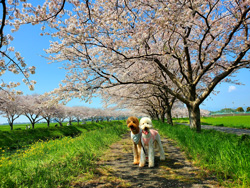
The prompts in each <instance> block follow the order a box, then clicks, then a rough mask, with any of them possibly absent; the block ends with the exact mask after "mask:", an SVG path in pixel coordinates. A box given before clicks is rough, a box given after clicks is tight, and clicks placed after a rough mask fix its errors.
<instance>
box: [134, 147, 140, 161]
mask: <svg viewBox="0 0 250 188" xmlns="http://www.w3.org/2000/svg"><path fill="white" fill-rule="evenodd" d="M133 154H134V164H135V165H137V164H139V162H140V159H139V157H140V156H139V153H138V148H137V145H136V144H135V143H133Z"/></svg>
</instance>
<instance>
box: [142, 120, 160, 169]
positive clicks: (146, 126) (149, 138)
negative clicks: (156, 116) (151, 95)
mask: <svg viewBox="0 0 250 188" xmlns="http://www.w3.org/2000/svg"><path fill="white" fill-rule="evenodd" d="M140 128H141V129H142V139H141V140H142V146H143V148H145V147H147V148H148V167H154V156H155V154H154V145H156V146H157V145H158V146H159V150H160V160H161V161H163V160H165V153H164V150H163V147H162V143H161V138H160V135H159V133H158V132H157V131H156V130H154V129H152V128H153V125H152V121H151V119H150V118H148V117H143V118H142V119H141V120H140ZM145 163H146V154H145V149H142V151H141V159H140V164H139V166H140V167H143V166H144V165H145Z"/></svg>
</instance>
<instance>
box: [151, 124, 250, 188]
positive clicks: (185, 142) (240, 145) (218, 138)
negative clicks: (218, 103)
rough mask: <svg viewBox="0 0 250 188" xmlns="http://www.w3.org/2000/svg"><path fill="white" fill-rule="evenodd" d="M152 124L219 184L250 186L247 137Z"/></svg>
mask: <svg viewBox="0 0 250 188" xmlns="http://www.w3.org/2000/svg"><path fill="white" fill-rule="evenodd" d="M155 125H156V128H158V129H159V130H160V132H161V133H163V134H164V135H166V136H168V137H170V138H172V139H174V140H176V141H177V142H178V144H179V145H180V146H181V148H182V149H183V150H184V151H185V153H186V154H187V156H189V157H190V158H192V160H194V161H195V162H196V163H197V164H198V165H199V166H200V167H201V168H203V169H204V170H206V171H207V170H208V171H209V172H210V173H212V174H214V175H216V176H217V178H218V179H219V180H220V181H221V183H222V184H223V185H226V186H229V187H230V186H232V187H237V186H238V187H249V186H250V150H249V146H250V137H249V136H246V135H243V136H237V135H233V134H226V133H222V132H217V131H214V130H202V132H201V133H197V132H195V131H192V130H191V129H190V128H189V127H187V126H182V125H176V126H169V125H167V124H163V123H160V122H155ZM225 180H227V181H225ZM229 180H230V181H229ZM224 181H225V182H224Z"/></svg>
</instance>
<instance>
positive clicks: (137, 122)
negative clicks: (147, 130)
mask: <svg viewBox="0 0 250 188" xmlns="http://www.w3.org/2000/svg"><path fill="white" fill-rule="evenodd" d="M134 120H135V124H136V125H137V126H139V119H138V118H137V117H135V119H134Z"/></svg>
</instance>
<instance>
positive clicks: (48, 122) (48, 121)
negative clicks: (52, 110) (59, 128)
mask: <svg viewBox="0 0 250 188" xmlns="http://www.w3.org/2000/svg"><path fill="white" fill-rule="evenodd" d="M46 121H47V127H49V124H50V120H49V119H47V120H46Z"/></svg>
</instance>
